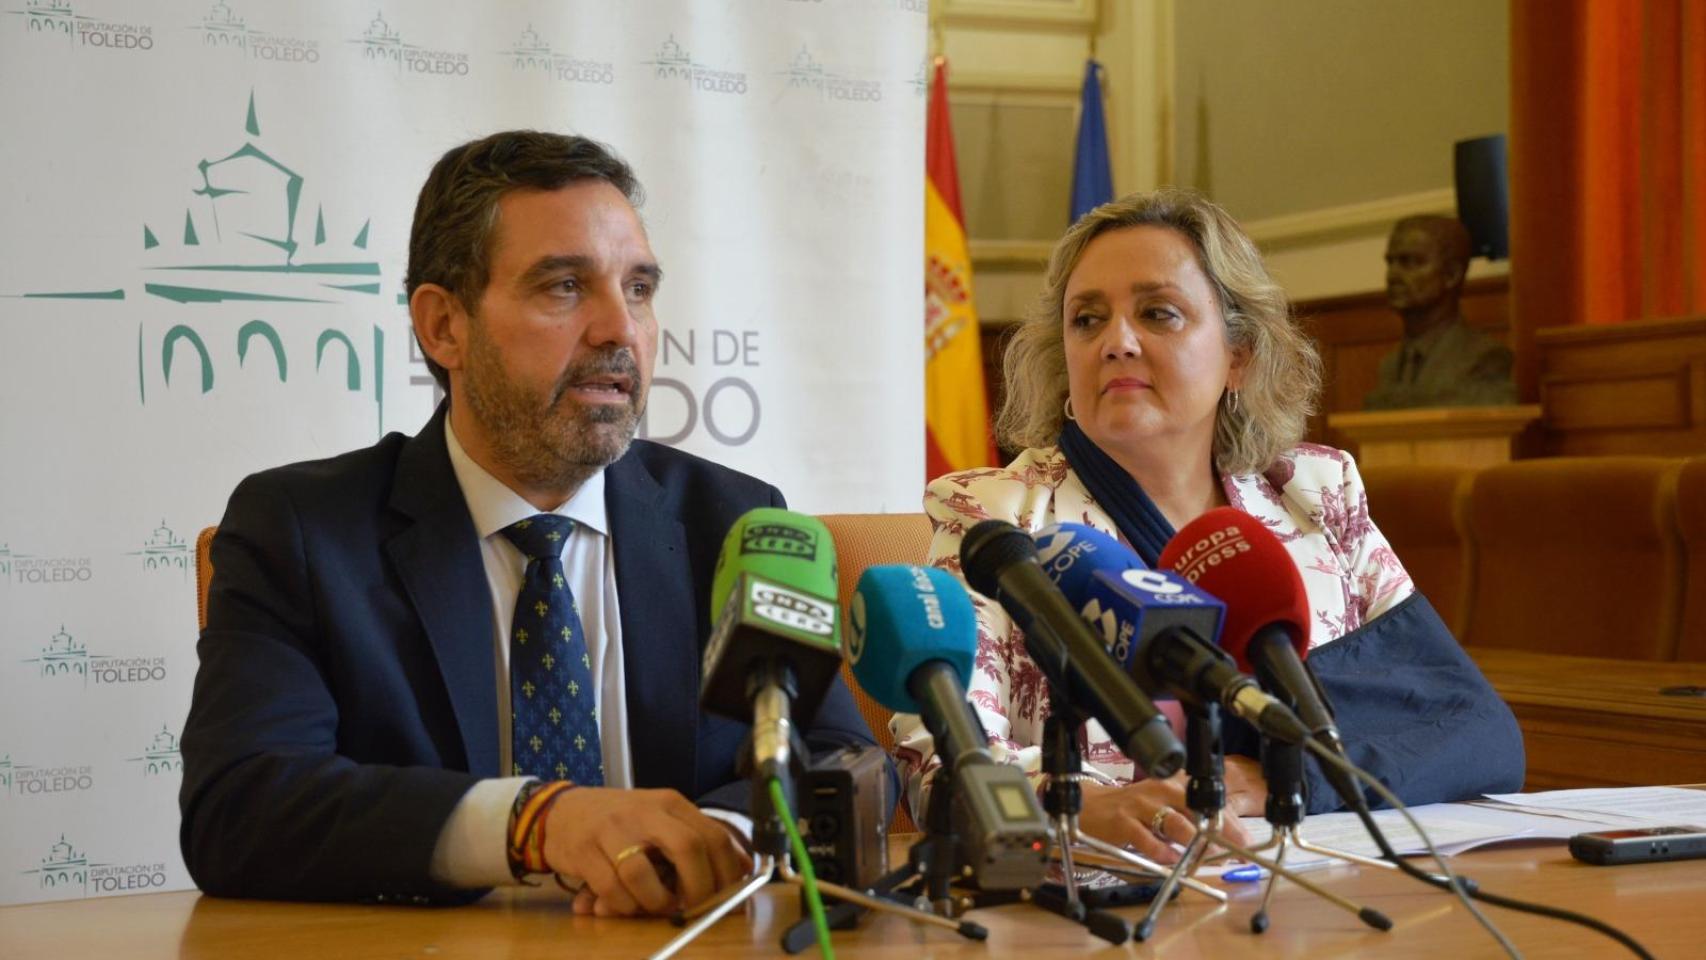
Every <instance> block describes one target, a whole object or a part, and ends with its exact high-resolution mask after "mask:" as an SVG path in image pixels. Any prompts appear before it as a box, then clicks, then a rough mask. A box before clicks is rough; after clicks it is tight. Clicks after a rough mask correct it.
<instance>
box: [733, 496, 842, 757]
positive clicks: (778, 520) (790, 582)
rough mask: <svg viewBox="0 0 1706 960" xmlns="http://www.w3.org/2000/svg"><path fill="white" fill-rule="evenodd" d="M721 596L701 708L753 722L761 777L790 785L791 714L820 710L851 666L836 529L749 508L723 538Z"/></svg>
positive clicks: (784, 513)
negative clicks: (844, 655)
mask: <svg viewBox="0 0 1706 960" xmlns="http://www.w3.org/2000/svg"><path fill="white" fill-rule="evenodd" d="M712 594H713V599H715V600H718V601H719V602H720V606H719V610H720V612H719V613H718V615H717V616H716V620H715V623H714V625H713V627H712V630H711V637H710V640H709V641H708V642H707V643H706V646H705V654H704V661H703V664H702V670H701V676H702V680H701V683H700V687H699V705H700V706H701V707H702V708H703V709H705V710H706V711H708V712H711V713H715V714H720V715H722V716H725V717H731V718H733V719H736V720H750V721H751V723H752V756H753V762H754V766H755V767H756V770H757V772H758V774H759V776H760V777H761V778H763V779H769V778H771V777H776V778H779V779H781V780H782V781H783V783H784V784H787V783H788V782H790V781H789V779H788V772H789V763H790V761H791V760H792V750H793V741H794V733H793V723H792V720H791V719H790V717H791V715H792V714H796V713H797V714H800V715H803V716H806V717H810V716H813V715H815V714H816V713H817V709H818V707H819V705H821V704H822V703H823V698H824V695H825V694H826V693H827V692H828V691H829V687H830V685H831V684H833V683H834V682H835V675H836V671H837V670H839V669H840V667H841V625H840V622H839V618H838V617H837V615H836V604H835V600H834V599H833V598H834V596H835V544H834V541H833V540H831V538H830V535H829V530H828V529H827V528H825V527H824V525H823V523H822V522H821V521H819V520H818V519H817V518H816V517H810V516H807V515H805V514H801V513H794V512H792V511H789V510H781V509H777V508H775V507H759V508H757V509H754V510H749V511H747V512H746V513H745V514H743V515H742V516H741V518H740V519H739V520H737V521H735V524H734V526H733V527H731V528H730V529H729V532H728V535H727V536H726V537H725V538H724V539H723V550H722V553H721V554H719V555H718V557H717V568H716V575H715V577H714V578H713V580H712Z"/></svg>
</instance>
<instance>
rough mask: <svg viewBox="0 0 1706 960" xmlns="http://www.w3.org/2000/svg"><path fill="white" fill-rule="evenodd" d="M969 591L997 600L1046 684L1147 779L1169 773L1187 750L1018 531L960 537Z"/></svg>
mask: <svg viewBox="0 0 1706 960" xmlns="http://www.w3.org/2000/svg"><path fill="white" fill-rule="evenodd" d="M960 565H961V567H962V569H963V570H964V571H965V575H966V582H968V583H970V584H971V586H972V589H974V590H976V591H977V592H979V593H981V594H983V595H984V596H986V597H990V598H992V599H994V600H995V601H996V602H997V603H1000V604H1001V606H1002V608H1003V609H1004V610H1006V611H1007V613H1008V615H1010V616H1011V617H1012V618H1013V622H1014V623H1016V624H1017V625H1018V626H1019V629H1020V630H1022V631H1024V634H1025V650H1026V652H1027V653H1029V654H1030V656H1031V659H1032V660H1033V661H1034V662H1035V663H1036V665H1037V667H1038V668H1039V669H1041V670H1042V672H1043V675H1044V676H1046V677H1047V678H1048V681H1049V684H1050V685H1051V686H1052V687H1053V688H1054V689H1056V690H1058V691H1061V692H1063V693H1064V694H1065V698H1066V700H1067V701H1068V702H1069V703H1071V704H1072V705H1073V706H1075V707H1076V708H1078V709H1080V710H1083V711H1085V712H1086V713H1088V714H1089V715H1090V716H1092V717H1095V718H1096V719H1097V720H1098V721H1099V722H1100V723H1101V724H1102V726H1103V728H1105V729H1106V730H1107V731H1108V734H1109V735H1110V736H1111V737H1113V740H1114V744H1115V745H1116V746H1118V747H1119V749H1120V751H1121V752H1122V753H1124V754H1125V755H1126V756H1127V757H1129V758H1131V760H1132V762H1133V763H1135V764H1137V765H1138V767H1140V768H1141V769H1143V770H1144V772H1146V773H1147V774H1149V776H1151V777H1168V776H1172V775H1173V773H1174V772H1175V771H1177V770H1178V769H1179V767H1180V765H1182V764H1183V763H1184V760H1185V750H1184V748H1183V747H1182V746H1180V744H1179V738H1178V737H1176V736H1174V734H1173V729H1172V728H1171V727H1169V726H1168V725H1167V718H1165V717H1163V716H1162V715H1161V713H1160V712H1159V711H1158V710H1156V709H1155V704H1154V703H1152V702H1151V701H1150V699H1149V697H1148V696H1146V695H1145V694H1144V692H1143V691H1142V690H1141V689H1139V687H1138V685H1137V682H1136V681H1135V680H1133V679H1132V678H1131V676H1130V674H1128V673H1126V672H1125V671H1123V670H1121V669H1120V668H1119V665H1118V664H1116V663H1115V662H1114V660H1113V658H1112V657H1111V656H1109V655H1108V652H1107V650H1105V649H1104V648H1103V646H1102V644H1101V642H1100V641H1098V640H1097V639H1096V636H1095V634H1093V633H1091V632H1090V628H1089V627H1088V626H1087V625H1086V624H1085V623H1084V621H1083V620H1082V619H1081V618H1080V617H1079V616H1078V613H1077V611H1075V610H1074V609H1073V608H1072V605H1071V604H1069V603H1067V601H1066V598H1065V597H1064V596H1062V595H1061V592H1060V589H1059V588H1057V587H1056V586H1055V585H1054V583H1053V582H1052V581H1050V580H1049V578H1048V574H1046V573H1044V572H1043V568H1042V567H1041V566H1040V565H1039V564H1038V563H1037V545H1036V542H1035V541H1033V540H1032V539H1031V538H1030V537H1029V536H1028V535H1026V534H1025V532H1024V531H1023V530H1020V529H1019V528H1018V527H1015V526H1013V525H1012V524H1010V523H1003V522H1002V521H1000V520H984V521H982V522H981V523H979V524H977V525H976V526H974V527H972V528H971V529H970V530H968V531H966V535H965V538H964V539H963V540H961V541H960Z"/></svg>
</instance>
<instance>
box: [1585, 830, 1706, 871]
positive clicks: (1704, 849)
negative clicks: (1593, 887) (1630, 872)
mask: <svg viewBox="0 0 1706 960" xmlns="http://www.w3.org/2000/svg"><path fill="white" fill-rule="evenodd" d="M1570 856H1572V857H1575V858H1576V859H1577V860H1580V861H1582V862H1583V863H1591V864H1593V865H1595V866H1599V867H1611V866H1617V865H1619V864H1625V863H1658V862H1661V861H1664V860H1688V859H1691V858H1694V857H1706V827H1693V826H1675V827H1631V828H1628V829H1622V830H1597V831H1594V832H1593V833H1578V834H1576V835H1575V836H1573V837H1571V838H1570Z"/></svg>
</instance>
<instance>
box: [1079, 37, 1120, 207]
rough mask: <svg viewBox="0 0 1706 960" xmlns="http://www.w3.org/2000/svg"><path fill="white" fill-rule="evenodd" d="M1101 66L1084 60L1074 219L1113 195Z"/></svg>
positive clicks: (1105, 201)
mask: <svg viewBox="0 0 1706 960" xmlns="http://www.w3.org/2000/svg"><path fill="white" fill-rule="evenodd" d="M1101 70H1102V65H1101V64H1099V63H1097V62H1096V61H1094V60H1086V61H1085V62H1084V91H1083V93H1082V94H1080V109H1079V111H1078V149H1077V152H1076V154H1075V156H1074V157H1073V158H1072V220H1073V221H1074V222H1076V221H1077V219H1078V218H1079V217H1082V216H1083V215H1084V214H1086V213H1088V212H1090V209H1091V208H1092V207H1096V206H1098V205H1100V204H1104V203H1107V202H1108V201H1109V200H1112V199H1113V198H1114V175H1113V171H1112V170H1111V169H1110V167H1109V163H1108V123H1107V120H1106V119H1105V118H1104V117H1103V116H1102V84H1101V83H1100V82H1099V78H1098V74H1099V73H1100V72H1101Z"/></svg>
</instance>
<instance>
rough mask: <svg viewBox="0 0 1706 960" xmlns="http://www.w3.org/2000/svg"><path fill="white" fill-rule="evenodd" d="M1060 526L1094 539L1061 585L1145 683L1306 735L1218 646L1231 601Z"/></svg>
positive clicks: (1097, 536)
mask: <svg viewBox="0 0 1706 960" xmlns="http://www.w3.org/2000/svg"><path fill="white" fill-rule="evenodd" d="M1060 531H1065V532H1067V533H1069V534H1070V535H1071V536H1072V537H1073V538H1074V540H1075V541H1084V542H1086V543H1092V544H1094V545H1095V549H1093V550H1085V551H1084V552H1083V554H1082V559H1081V560H1080V561H1079V562H1078V563H1075V564H1074V565H1073V569H1072V571H1071V572H1070V575H1068V576H1063V578H1062V585H1063V586H1067V585H1070V586H1071V587H1072V589H1067V590H1065V591H1064V592H1065V593H1066V597H1067V599H1068V600H1069V601H1071V602H1072V603H1074V604H1075V605H1077V606H1078V608H1079V611H1080V613H1081V614H1082V615H1083V617H1084V619H1086V620H1088V621H1090V623H1091V624H1092V625H1093V626H1094V627H1096V629H1097V630H1098V631H1099V632H1100V633H1101V635H1102V639H1103V642H1104V643H1106V644H1107V645H1108V647H1109V649H1110V650H1111V651H1112V653H1113V655H1114V659H1115V660H1116V661H1118V662H1119V663H1121V665H1123V666H1124V667H1125V668H1126V669H1127V670H1128V671H1129V672H1130V673H1131V675H1132V676H1133V677H1134V678H1136V680H1137V682H1138V685H1139V686H1141V687H1143V689H1145V690H1147V691H1151V692H1162V691H1165V692H1168V693H1171V694H1173V695H1174V696H1176V697H1178V698H1179V699H1180V700H1181V701H1183V702H1185V703H1188V704H1192V705H1200V704H1202V703H1205V702H1215V703H1219V704H1221V705H1222V706H1224V707H1226V709H1227V710H1228V711H1230V712H1231V713H1232V714H1234V715H1235V716H1239V717H1242V718H1244V719H1245V720H1248V721H1249V722H1250V723H1252V724H1254V725H1255V726H1256V728H1257V729H1259V730H1261V731H1262V732H1263V733H1265V734H1267V735H1268V736H1271V737H1275V738H1278V739H1281V740H1285V741H1287V742H1291V743H1295V742H1298V741H1301V740H1303V739H1304V738H1306V737H1307V736H1308V731H1307V730H1305V729H1304V728H1303V726H1302V725H1301V724H1300V723H1299V722H1298V720H1297V717H1296V716H1294V715H1293V714H1292V713H1291V711H1290V709H1288V708H1287V707H1286V706H1285V704H1283V703H1281V702H1280V701H1279V700H1277V699H1275V698H1274V697H1272V696H1270V695H1268V694H1266V693H1264V692H1262V690H1261V689H1260V688H1259V687H1258V686H1257V684H1256V681H1255V680H1254V679H1253V678H1251V677H1248V676H1246V675H1244V674H1242V673H1239V672H1238V670H1237V668H1236V666H1235V664H1234V662H1233V659H1232V657H1230V656H1229V655H1227V653H1226V652H1225V651H1223V650H1221V649H1220V648H1219V647H1217V646H1215V644H1214V641H1215V639H1217V638H1218V637H1219V636H1220V631H1221V619H1222V617H1223V615H1224V614H1225V611H1226V607H1225V605H1224V604H1222V603H1221V602H1220V601H1219V600H1217V599H1215V597H1214V596H1213V595H1212V594H1210V593H1208V592H1206V591H1204V590H1202V589H1200V588H1198V587H1196V586H1195V585H1193V584H1191V583H1190V582H1189V581H1188V580H1185V579H1184V578H1182V577H1180V576H1179V575H1177V574H1175V573H1172V572H1171V571H1167V570H1146V569H1143V565H1142V563H1141V562H1139V561H1138V560H1137V557H1136V555H1135V554H1132V552H1131V550H1130V549H1129V548H1127V547H1126V546H1124V545H1122V544H1121V543H1120V542H1119V541H1117V540H1115V539H1114V538H1112V537H1110V536H1108V535H1107V534H1104V533H1101V532H1099V531H1096V530H1093V529H1091V528H1089V527H1086V526H1083V525H1081V524H1075V523H1067V524H1060V525H1058V527H1056V528H1050V529H1049V530H1045V531H1043V535H1044V536H1049V535H1055V536H1058V535H1059V532H1060Z"/></svg>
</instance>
